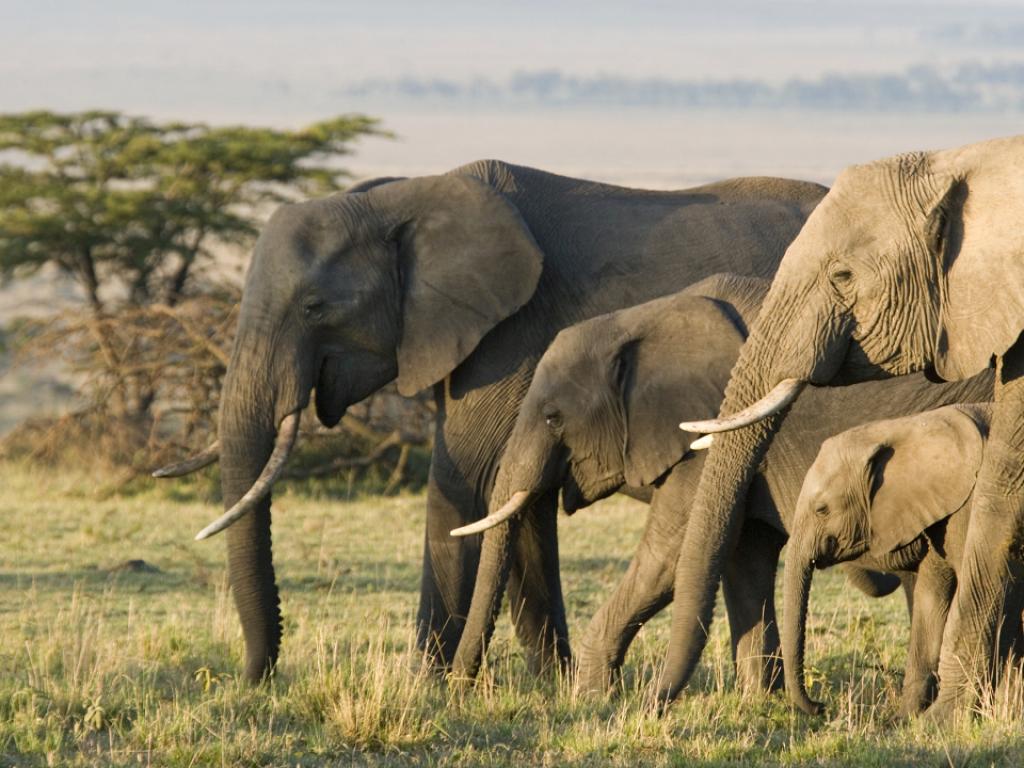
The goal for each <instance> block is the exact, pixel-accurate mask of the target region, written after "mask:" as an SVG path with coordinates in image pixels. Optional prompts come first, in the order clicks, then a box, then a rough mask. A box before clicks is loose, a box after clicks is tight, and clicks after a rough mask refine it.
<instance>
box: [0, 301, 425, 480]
mask: <svg viewBox="0 0 1024 768" xmlns="http://www.w3.org/2000/svg"><path fill="white" fill-rule="evenodd" d="M238 300H239V296H238V293H237V291H233V290H230V289H221V290H218V291H216V292H209V293H207V294H204V295H201V296H198V297H194V298H190V299H187V300H184V301H182V302H181V303H179V304H177V305H175V306H171V305H167V304H153V305H149V306H145V307H129V308H125V309H123V310H120V311H118V312H116V313H113V312H111V313H103V314H96V313H94V312H91V311H84V310H77V311H66V312H62V313H59V314H57V315H55V316H54V317H52V318H49V319H47V320H44V321H31V322H24V323H22V324H21V325H20V326H19V328H18V330H17V333H16V340H15V347H16V352H17V358H18V359H19V360H20V361H22V362H52V361H53V360H55V359H59V360H61V361H62V362H63V363H64V365H65V366H66V367H67V368H68V370H69V371H70V372H71V375H72V376H73V378H74V380H75V381H76V383H77V386H78V388H79V390H80V391H81V392H83V393H84V394H85V395H86V396H87V399H88V402H89V405H88V406H87V407H85V408H84V409H81V410H78V411H76V412H73V413H70V414H67V415H65V416H62V417H59V418H56V419H30V420H28V421H26V422H25V423H24V424H22V425H21V426H19V427H18V428H16V429H15V430H14V431H13V432H11V433H10V434H9V435H8V436H7V437H6V438H5V439H4V441H3V443H2V444H0V455H4V456H8V457H27V458H29V459H32V460H35V461H39V462H45V463H49V464H59V463H61V462H64V461H72V462H74V463H76V464H81V463H82V462H83V461H84V462H86V463H88V464H89V465H90V466H99V467H101V468H102V469H106V470H118V471H120V472H124V471H128V472H130V473H131V474H140V473H146V472H149V471H150V470H152V469H153V467H155V466H159V465H161V464H165V463H169V462H172V461H177V460H179V459H181V458H184V457H185V456H187V455H189V454H191V453H194V452H196V451H197V450H201V449H202V448H204V447H206V445H208V444H209V443H210V442H211V441H212V440H213V439H214V437H215V434H216V428H217V423H216V422H217V409H218V403H219V400H220V389H221V383H222V381H223V377H224V373H225V371H226V368H227V364H228V361H229V358H230V348H231V339H232V338H233V336H234V331H235V324H236V320H237V307H238ZM428 394H429V393H424V394H423V395H421V396H420V397H418V398H413V399H406V398H402V397H401V396H399V395H398V393H397V391H396V390H395V389H394V387H393V386H389V387H387V388H385V389H384V390H382V391H381V392H378V393H376V394H374V395H372V396H371V397H369V398H368V399H367V400H365V401H363V402H361V403H358V404H356V405H355V406H353V407H352V408H350V409H349V412H348V413H347V414H346V415H345V417H344V419H343V420H342V422H341V424H339V425H338V426H337V427H335V428H334V429H331V430H328V429H325V428H323V427H322V426H320V425H319V424H317V423H316V419H315V418H314V417H312V415H311V414H307V415H306V417H305V418H304V419H303V423H304V429H303V438H302V442H301V443H300V450H299V451H298V452H297V456H296V461H295V462H293V466H292V468H291V470H290V476H291V477H308V476H317V477H323V476H332V475H334V476H337V475H339V474H342V475H344V477H345V479H346V480H347V482H349V483H350V484H351V483H353V482H357V483H358V482H359V481H360V476H361V475H367V476H370V475H372V477H373V478H376V479H381V480H382V482H383V486H382V487H383V490H385V491H387V492H390V491H392V490H394V489H396V488H398V487H399V486H400V485H402V484H403V483H404V482H405V481H406V479H407V478H410V479H412V480H413V481H414V482H416V481H422V477H419V475H422V474H423V472H422V470H420V471H418V472H417V473H412V475H410V474H409V469H410V463H411V462H410V459H411V458H412V457H413V455H414V452H415V451H416V449H417V448H426V447H428V446H429V443H430V439H431V423H432V421H433V402H432V400H431V399H430V398H429V396H428ZM421 463H422V462H421ZM412 464H416V462H412ZM371 484H375V485H381V483H380V482H377V483H371Z"/></svg>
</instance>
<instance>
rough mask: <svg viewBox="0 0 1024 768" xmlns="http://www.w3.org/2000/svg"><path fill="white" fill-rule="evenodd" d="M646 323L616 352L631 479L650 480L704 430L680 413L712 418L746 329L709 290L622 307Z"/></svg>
mask: <svg viewBox="0 0 1024 768" xmlns="http://www.w3.org/2000/svg"><path fill="white" fill-rule="evenodd" d="M636 312H643V313H645V314H646V315H647V317H646V322H641V323H639V326H640V327H639V330H638V332H637V334H636V335H635V336H633V337H632V338H631V339H630V340H629V342H628V343H627V344H625V345H624V346H623V348H622V349H621V350H620V352H619V371H620V374H619V386H620V391H621V396H622V404H623V413H624V415H625V440H624V443H623V466H624V470H625V472H624V474H625V479H626V483H627V484H628V485H632V486H640V485H650V484H651V483H653V482H654V481H656V480H657V479H658V478H659V477H661V476H662V475H663V474H665V472H666V471H668V470H669V468H671V467H672V466H674V465H675V464H677V463H678V462H679V461H680V460H681V459H682V458H683V455H684V454H685V453H686V452H687V451H688V450H689V446H690V443H692V442H693V441H694V440H696V439H697V438H698V437H699V435H695V434H692V433H689V432H683V431H682V430H681V429H679V419H678V415H679V414H680V413H685V414H686V415H687V417H688V418H689V417H690V414H693V418H695V419H699V418H714V417H715V416H716V415H717V414H718V408H719V406H720V405H721V402H722V396H723V393H724V392H725V385H726V384H727V383H728V381H729V373H730V372H731V370H732V366H733V364H734V363H735V362H736V358H737V356H738V355H739V349H740V347H741V346H742V345H743V341H744V338H745V334H744V332H743V330H742V328H741V325H740V323H739V321H738V319H737V316H736V314H735V310H734V309H733V308H732V307H731V306H730V305H728V304H727V303H725V302H722V301H717V300H715V299H711V298H707V297H704V296H692V295H678V296H673V297H670V298H667V299H659V300H657V301H655V302H649V303H648V304H644V305H641V306H640V307H635V308H633V309H630V310H625V312H624V313H623V314H625V313H636Z"/></svg>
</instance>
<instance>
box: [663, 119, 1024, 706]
mask: <svg viewBox="0 0 1024 768" xmlns="http://www.w3.org/2000/svg"><path fill="white" fill-rule="evenodd" d="M1022 221H1024V137H1012V138H1006V139H998V140H993V141H988V142H983V143H980V144H973V145H970V146H966V147H962V148H959V149H953V150H947V151H941V152H918V153H911V154H906V155H900V156H898V157H894V158H890V159H887V160H882V161H879V162H875V163H871V164H868V165H862V166H854V167H852V168H850V169H848V170H846V171H844V172H843V173H842V174H841V175H840V176H839V178H838V179H837V180H836V183H835V186H834V187H833V188H832V190H831V191H830V192H829V194H828V195H827V196H826V198H825V200H824V201H822V203H821V205H820V206H819V207H818V208H817V209H816V210H815V212H814V213H813V214H812V216H811V217H810V218H809V219H808V221H807V224H806V225H805V226H804V228H803V229H802V230H801V232H800V235H799V236H798V237H797V238H796V240H794V242H793V243H792V244H790V246H789V248H788V249H787V251H786V255H785V257H784V258H783V262H782V265H781V266H780V268H779V272H778V274H777V275H776V277H775V280H774V282H773V283H772V288H771V291H770V292H769V294H768V297H767V298H766V299H765V304H764V307H763V309H762V311H761V314H760V316H759V318H758V321H757V323H756V324H755V325H754V327H753V328H752V329H751V333H750V336H749V338H748V340H747V342H746V344H745V345H744V347H743V350H742V351H741V353H740V357H739V360H738V361H737V363H736V366H735V368H734V369H733V371H732V376H731V378H730V381H729V386H728V389H727V391H726V396H725V399H724V401H723V403H722V408H721V411H720V413H721V418H719V419H716V420H713V421H710V422H699V423H695V422H692V421H687V422H686V423H684V425H683V426H684V427H685V428H686V429H688V430H691V431H697V432H719V431H723V430H733V431H729V432H727V433H725V434H722V435H719V436H717V437H716V440H715V444H714V446H712V448H711V452H710V455H709V456H708V459H707V463H706V465H705V468H704V472H703V474H702V476H701V480H700V487H699V489H698V491H697V495H696V499H695V500H694V504H693V510H692V512H691V520H692V521H694V522H697V524H693V523H691V525H690V526H689V527H688V529H687V535H686V539H685V541H684V543H683V547H682V550H681V553H680V558H679V563H678V567H677V570H676V594H677V595H685V596H686V597H685V598H684V599H682V600H678V599H677V601H676V604H675V609H674V614H673V629H672V642H671V647H670V649H669V656H668V660H667V664H666V667H665V672H664V676H663V678H662V680H661V683H660V696H661V698H662V700H671V699H672V698H673V697H675V696H676V695H677V694H678V692H679V691H680V690H681V688H682V686H683V685H685V683H686V681H687V680H688V679H689V678H690V675H691V674H692V672H693V669H694V667H695V665H696V663H697V660H698V658H699V656H700V653H701V651H702V649H703V647H704V644H705V642H706V637H707V628H708V626H709V624H710V621H711V610H712V606H713V601H714V594H715V589H716V588H717V585H718V581H719V577H720V575H721V570H722V564H723V562H724V561H723V556H724V552H725V551H726V548H727V546H728V542H730V541H731V540H732V539H733V537H734V536H735V535H736V532H737V531H738V530H739V526H740V524H741V521H742V517H743V513H742V505H743V500H744V498H745V496H746V491H747V487H748V486H749V484H750V481H751V478H752V477H753V476H754V473H755V471H756V470H757V467H758V465H759V464H760V462H761V460H762V459H763V457H764V455H765V453H766V451H767V449H768V446H769V445H770V444H771V442H772V439H773V437H774V436H775V434H776V432H777V431H778V429H779V427H780V425H781V423H782V421H783V419H784V417H785V408H786V406H787V404H789V403H791V402H792V401H793V399H794V398H795V397H796V396H797V394H798V393H799V392H800V391H801V390H802V389H803V388H804V386H805V384H807V383H810V384H815V385H826V384H836V385H837V384H846V383H850V382H853V381H862V380H865V379H871V378H878V377H883V376H889V375H901V374H906V373H909V372H911V371H916V370H921V369H925V368H930V369H931V371H932V373H933V375H938V376H940V377H942V378H944V379H947V380H957V379H962V378H965V377H967V376H971V375H973V374H975V373H977V372H979V371H981V370H983V369H985V368H986V367H988V366H989V365H991V364H992V363H993V362H995V364H996V367H997V383H996V393H995V409H994V412H993V416H992V434H991V439H990V441H989V443H988V447H987V450H986V453H985V458H984V461H983V463H982V467H981V470H980V473H979V478H978V484H977V488H976V491H975V495H974V501H973V508H972V518H971V524H970V530H969V531H968V534H967V541H966V548H965V553H964V565H963V568H962V571H963V574H964V579H963V581H962V583H961V585H960V588H959V589H958V590H957V593H956V596H955V598H954V601H953V606H952V608H951V611H950V616H949V620H948V622H947V624H946V638H945V640H944V642H943V644H942V655H941V661H940V664H939V678H940V681H941V684H940V691H939V695H938V698H937V699H936V701H935V702H934V703H933V704H932V707H931V711H932V713H933V714H934V715H936V716H940V717H944V716H948V715H949V714H951V713H952V712H954V711H957V710H960V709H961V708H962V706H963V705H966V704H968V703H969V702H970V701H971V692H972V682H973V681H975V680H982V679H986V678H987V677H989V676H990V675H993V674H995V673H996V671H997V670H996V664H995V658H994V652H993V651H994V647H995V633H996V628H997V625H998V622H999V619H1000V617H1001V615H1002V611H1001V606H1002V604H1003V602H1004V599H1005V597H1006V593H1007V590H1008V588H1009V585H1010V584H1011V582H1012V581H1014V580H1015V579H1018V578H1019V577H1020V575H1021V573H1022V570H1024V568H1022V549H1024V547H1022V543H1024V471H1022V469H1021V468H1022V467H1024V378H1022V376H1021V374H1022V373H1024V344H1022V343H1020V342H1019V341H1018V337H1019V336H1020V335H1021V331H1022V330H1024V226H1022V224H1021V222H1022ZM680 415H683V416H684V417H685V414H682V413H680Z"/></svg>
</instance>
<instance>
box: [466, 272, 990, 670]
mask: <svg viewBox="0 0 1024 768" xmlns="http://www.w3.org/2000/svg"><path fill="white" fill-rule="evenodd" d="M768 285H769V284H768V281H766V280H759V279H756V278H740V277H736V276H729V275H722V276H715V277H712V278H709V279H708V280H705V281H702V282H701V283H698V284H696V285H694V286H692V287H690V288H688V289H685V290H683V291H682V292H680V293H678V294H676V295H673V296H670V297H664V298H660V299H656V300H654V301H650V302H647V303H645V304H642V305H639V306H636V307H632V308H629V309H624V310H620V311H618V312H613V313H610V314H607V315H603V316H601V317H597V318H594V319H591V320H588V321H586V322H583V323H580V324H578V325H576V326H573V327H571V328H568V329H566V330H563V331H562V332H561V333H560V334H559V335H558V336H557V337H556V338H555V341H554V342H553V343H552V345H551V347H550V348H549V349H548V350H547V352H546V353H545V354H544V357H543V358H542V359H541V362H540V364H539V365H538V367H537V372H536V374H535V375H534V378H533V382H532V383H531V385H530V389H529V391H528V392H527V394H526V397H525V399H524V400H523V405H522V407H521V409H520V412H519V417H518V419H517V421H516V425H515V428H514V430H513V432H512V436H511V438H510V439H509V442H508V445H507V447H506V450H505V453H504V455H503V457H502V459H501V464H500V466H499V470H498V477H497V480H496V482H495V490H494V493H493V494H492V496H491V502H492V503H491V507H492V509H493V510H494V512H493V513H492V514H491V515H489V516H488V518H486V519H485V520H484V521H480V522H478V523H475V524H473V525H471V526H467V527H466V528H464V529H463V530H462V531H459V532H458V533H474V532H478V531H481V530H485V531H486V532H485V534H484V544H483V554H482V559H481V567H480V569H479V571H478V574H477V584H476V589H475V591H474V595H473V602H472V605H471V609H470V614H469V619H468V621H467V625H466V631H465V632H464V634H463V638H462V642H461V643H460V645H459V648H458V651H457V653H456V657H455V665H454V670H453V672H454V673H455V674H457V675H459V676H460V677H471V676H473V675H474V674H475V673H476V671H477V668H478V666H479V664H480V661H481V658H482V654H483V651H484V644H485V642H486V640H487V638H488V637H489V636H490V634H491V631H492V630H493V625H494V619H495V616H496V612H497V608H498V606H499V604H500V601H501V596H502V589H503V583H504V577H505V574H506V573H507V571H508V568H509V561H510V558H511V553H512V551H513V548H514V546H515V541H516V536H517V535H518V534H519V531H520V528H521V527H523V526H529V525H530V524H531V521H530V514H529V513H528V512H527V513H523V512H522V510H527V509H528V505H529V501H530V499H532V498H534V497H536V496H539V495H543V494H549V493H552V492H554V491H557V490H558V489H559V488H560V489H561V493H562V504H563V507H564V508H565V509H566V511H569V512H573V511H575V510H577V509H580V508H582V507H584V506H586V505H588V504H590V503H592V502H594V501H596V500H597V499H600V498H603V497H605V496H607V495H609V494H611V493H613V492H614V491H616V490H617V489H619V488H621V487H622V486H623V485H629V486H633V487H648V488H650V489H652V490H653V495H652V499H651V511H650V515H649V517H648V521H647V526H646V529H645V531H644V534H643V538H642V540H641V542H640V545H639V547H638V549H637V552H636V554H635V555H634V557H633V560H632V562H631V563H630V565H629V569H628V571H627V573H626V575H625V577H624V578H623V579H622V581H621V582H620V583H619V585H618V586H617V587H616V589H615V591H614V593H613V594H612V595H611V597H610V598H609V599H608V600H607V601H606V602H605V603H604V605H602V607H601V608H600V609H599V610H598V612H597V613H596V614H595V616H594V617H593V619H592V621H591V622H590V625H589V627H588V628H587V630H586V631H585V632H584V634H583V638H582V640H581V642H580V643H579V648H580V652H579V655H578V670H579V682H580V684H581V685H582V686H583V687H585V688H588V689H601V688H604V687H605V686H606V685H607V683H608V682H609V681H610V680H611V679H613V678H614V676H615V675H616V673H617V671H618V669H619V667H620V665H621V664H622V661H623V658H624V656H625V653H626V650H627V649H628V647H629V644H630V642H631V641H632V639H633V637H634V636H635V635H636V632H637V631H638V630H639V628H640V626H641V625H642V624H643V623H644V622H646V621H647V620H648V619H650V618H651V617H652V616H653V615H654V614H656V613H657V612H658V611H660V610H661V609H663V608H664V607H665V606H666V605H668V603H669V602H670V601H671V600H672V595H673V581H674V577H675V565H676V560H677V557H678V552H679V547H680V544H681V542H682V538H683V535H684V533H685V530H686V526H687V519H688V512H689V509H690V504H691V501H692V498H693V495H694V492H695V490H696V487H697V483H698V481H699V478H700V473H701V468H702V466H703V461H704V455H705V454H704V452H696V453H695V452H693V451H689V450H688V446H689V444H690V442H691V441H692V440H693V439H694V437H695V435H692V434H689V435H688V434H686V433H683V432H681V431H680V430H678V429H677V428H676V424H675V422H674V421H671V420H667V419H665V418H664V413H666V411H667V410H670V409H672V408H681V407H682V408H686V409H687V410H688V411H690V412H697V413H701V412H702V413H706V414H713V413H716V412H717V411H718V408H719V405H720V403H721V400H722V397H723V393H724V391H725V387H726V384H727V383H728V379H729V372H730V370H731V369H732V367H733V364H734V363H735V361H736V357H737V355H738V354H739V350H740V347H741V346H742V344H743V342H744V340H745V338H746V333H747V329H748V328H749V327H750V325H751V324H752V323H754V322H755V321H756V318H757V315H758V310H759V308H760V306H761V303H762V301H763V299H764V296H765V294H766V293H767V291H768ZM991 393H992V378H991V376H988V375H983V376H980V377H978V378H976V379H972V380H970V381H967V382H962V383H956V384H947V385H935V384H932V383H930V382H928V381H927V380H926V379H925V378H924V377H923V376H913V377H908V378H906V379H898V380H891V381H885V382H871V383H867V384H862V385H858V386H855V387H851V388H848V389H845V390H843V389H828V390H819V391H814V392H808V393H807V396H805V397H804V398H802V399H801V401H800V402H799V403H798V405H797V406H796V407H795V408H794V413H793V414H792V416H791V418H790V420H789V421H787V424H786V428H785V429H783V430H782V432H781V434H780V435H779V440H778V441H777V442H776V443H775V445H774V446H773V448H772V450H771V451H770V452H769V454H768V457H767V459H766V460H765V461H764V462H763V464H762V469H761V472H760V473H759V474H758V475H757V478H756V482H755V483H754V484H753V486H752V487H751V489H750V491H749V494H748V498H747V499H746V500H745V507H744V512H743V522H742V527H741V530H740V531H739V532H738V539H737V542H736V544H735V545H734V547H733V548H732V549H730V550H727V551H726V552H725V554H724V558H725V562H724V566H723V567H724V571H725V578H724V590H723V591H724V595H725V604H726V610H727V613H728V617H729V625H730V630H731V636H732V648H733V657H734V661H735V663H736V673H737V679H738V682H739V683H740V685H741V686H743V687H745V688H748V689H752V688H764V687H767V686H769V685H771V683H772V681H773V680H774V681H780V680H781V676H779V675H778V669H777V667H776V665H775V664H774V663H773V661H772V660H773V659H775V658H777V657H776V652H777V650H778V645H777V643H778V635H777V629H776V625H775V622H774V616H775V607H774V587H775V573H776V569H777V565H778V558H779V551H780V549H781V548H782V546H783V544H784V543H785V541H786V531H787V530H788V529H789V527H790V526H789V523H790V522H791V521H790V515H791V510H792V509H793V507H794V504H795V502H796V499H797V494H798V493H799V490H800V486H801V483H802V481H803V477H804V473H805V472H806V471H807V468H808V467H809V466H810V465H811V463H812V461H813V460H814V457H815V455H816V453H817V451H818V447H819V446H820V445H821V443H822V441H823V440H825V439H826V438H828V437H830V436H831V435H833V434H836V433H837V432H840V431H842V430H844V429H847V428H849V427H851V426H854V425H856V424H860V423H862V422H864V421H868V420H871V419H877V418H885V417H889V416H894V415H902V414H906V413H913V412H916V411H920V410H922V409H926V408H931V407H934V406H936V405H943V404H947V403H953V402H960V401H962V400H964V399H967V400H979V399H981V400H983V399H985V398H988V397H990V396H991ZM850 575H851V576H852V577H853V578H854V580H855V583H856V584H857V585H858V586H860V587H861V588H862V589H864V590H865V591H867V592H869V593H874V594H880V593H884V591H885V590H884V589H883V588H882V586H881V584H880V583H879V579H878V577H877V575H876V576H874V577H872V575H871V574H870V573H868V572H866V571H862V570H855V571H852V572H851V573H850ZM892 586H894V585H890V587H892ZM677 599H678V595H677Z"/></svg>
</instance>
